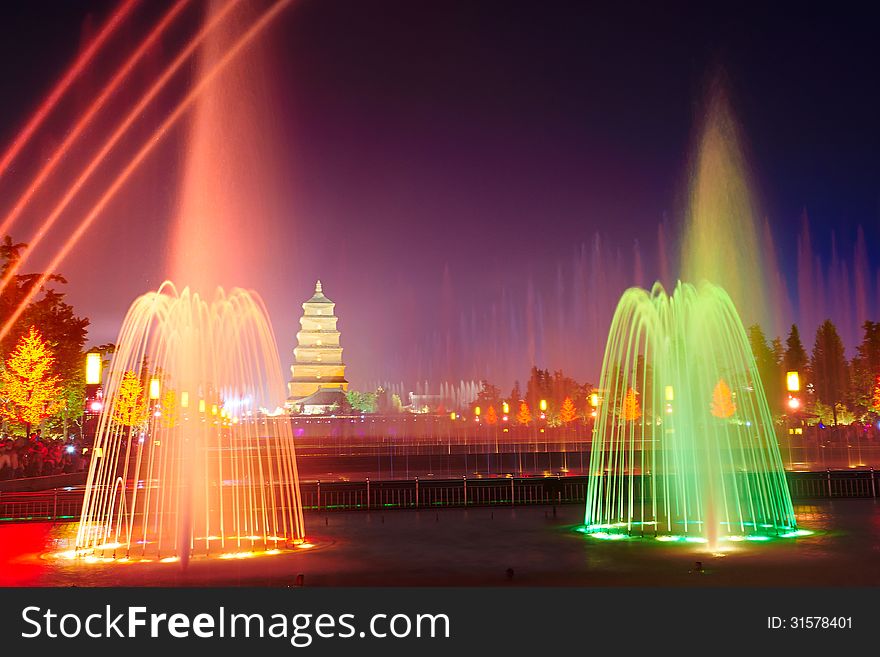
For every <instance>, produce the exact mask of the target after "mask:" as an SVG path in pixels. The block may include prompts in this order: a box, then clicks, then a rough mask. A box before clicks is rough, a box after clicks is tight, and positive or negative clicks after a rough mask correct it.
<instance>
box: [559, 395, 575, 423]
mask: <svg viewBox="0 0 880 657" xmlns="http://www.w3.org/2000/svg"><path fill="white" fill-rule="evenodd" d="M576 417H577V409H576V408H575V407H574V402H573V401H571V397H566V398H565V399H564V400H563V402H562V408H561V409H559V419H560V420H562V423H563V424H568V423H569V422H572V421H573V420H574V419H575V418H576Z"/></svg>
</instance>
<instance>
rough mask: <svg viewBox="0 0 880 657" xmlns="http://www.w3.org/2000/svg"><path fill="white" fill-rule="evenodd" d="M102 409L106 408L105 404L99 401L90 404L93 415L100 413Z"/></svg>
mask: <svg viewBox="0 0 880 657" xmlns="http://www.w3.org/2000/svg"><path fill="white" fill-rule="evenodd" d="M102 408H104V404H102V403H101V402H99V401H93V402H92V403H91V404H89V410H90V411H91V412H92V413H100V412H101V409H102Z"/></svg>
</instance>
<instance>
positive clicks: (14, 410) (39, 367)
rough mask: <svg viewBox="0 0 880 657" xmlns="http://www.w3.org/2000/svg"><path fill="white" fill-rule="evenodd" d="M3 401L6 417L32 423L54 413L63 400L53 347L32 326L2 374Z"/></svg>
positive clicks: (28, 423) (3, 412) (26, 425)
mask: <svg viewBox="0 0 880 657" xmlns="http://www.w3.org/2000/svg"><path fill="white" fill-rule="evenodd" d="M0 384H2V390H3V398H4V402H3V405H2V414H3V417H4V418H5V419H7V420H11V421H13V422H16V423H18V424H23V425H24V426H25V433H26V434H27V435H30V433H31V426H32V425H34V424H39V423H40V422H41V421H43V420H45V419H46V418H48V417H50V416H51V415H52V414H54V413H55V412H56V411H57V410H58V407H59V406H60V405H61V404H62V403H63V401H62V400H61V398H60V397H61V393H62V386H61V378H60V377H59V376H58V375H57V374H56V373H55V357H54V355H53V353H52V350H51V348H50V347H49V345H48V344H47V343H46V341H45V340H44V339H43V336H42V335H40V332H39V331H38V330H37V329H36V328H35V327H33V326H31V327H30V329H29V330H28V334H27V335H26V336H23V337H22V338H21V339H20V340H19V342H18V344H17V345H16V347H15V349H14V350H13V352H12V354H10V356H9V358H8V359H7V360H6V367H5V368H4V369H3V371H2V373H0Z"/></svg>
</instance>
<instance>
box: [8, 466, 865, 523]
mask: <svg viewBox="0 0 880 657" xmlns="http://www.w3.org/2000/svg"><path fill="white" fill-rule="evenodd" d="M786 474H787V478H788V484H789V490H790V491H791V496H792V498H793V499H795V500H808V499H829V498H876V497H877V494H878V492H880V482H878V477H877V475H876V474H875V472H874V470H828V471H825V472H789V473H786ZM588 479H589V478H588V477H560V476H553V477H540V478H539V477H526V478H497V479H468V478H467V477H462V478H461V479H445V480H424V479H422V480H420V479H418V478H415V479H403V480H389V481H370V480H369V479H367V480H365V481H356V482H339V481H333V482H322V481H317V482H305V483H303V484H302V485H301V486H300V491H301V495H302V504H303V508H304V509H305V510H310V511H333V510H357V509H430V508H441V507H467V506H495V505H508V506H509V505H523V504H579V503H583V502H584V500H585V498H586V492H587V482H588ZM82 501H83V489H82V488H72V489H65V488H56V489H54V490H48V491H40V492H14V493H9V492H6V493H0V522H10V521H25V520H49V521H53V522H54V521H72V520H78V519H79V514H80V510H81V507H82Z"/></svg>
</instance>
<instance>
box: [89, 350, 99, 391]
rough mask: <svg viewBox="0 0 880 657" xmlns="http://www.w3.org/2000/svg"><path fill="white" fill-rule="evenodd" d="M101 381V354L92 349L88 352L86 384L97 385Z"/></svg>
mask: <svg viewBox="0 0 880 657" xmlns="http://www.w3.org/2000/svg"><path fill="white" fill-rule="evenodd" d="M100 383H101V354H99V353H98V352H97V351H90V352H89V353H87V354H86V385H90V386H95V385H99V384H100Z"/></svg>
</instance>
